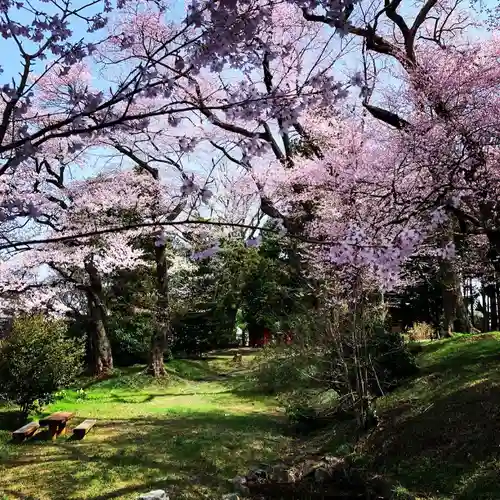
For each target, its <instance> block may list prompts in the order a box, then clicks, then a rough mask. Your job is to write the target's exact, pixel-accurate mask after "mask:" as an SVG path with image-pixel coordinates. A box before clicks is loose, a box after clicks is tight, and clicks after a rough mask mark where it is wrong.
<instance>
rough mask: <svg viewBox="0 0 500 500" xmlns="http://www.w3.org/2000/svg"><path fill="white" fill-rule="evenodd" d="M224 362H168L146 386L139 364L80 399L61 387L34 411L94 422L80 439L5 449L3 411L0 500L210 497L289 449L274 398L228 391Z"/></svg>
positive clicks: (232, 380) (7, 417) (7, 420)
mask: <svg viewBox="0 0 500 500" xmlns="http://www.w3.org/2000/svg"><path fill="white" fill-rule="evenodd" d="M230 360H231V357H230V356H217V357H216V358H215V359H212V360H210V361H195V360H175V361H173V362H171V363H169V364H168V370H169V371H170V377H169V380H170V381H169V382H168V383H151V379H148V378H147V377H145V376H143V375H142V374H141V373H140V371H141V368H140V367H137V368H131V369H128V370H124V371H122V372H121V373H117V374H116V376H115V377H113V378H110V379H108V380H105V381H101V382H97V383H92V382H91V381H82V387H85V393H84V394H83V395H82V394H81V393H78V392H77V391H65V392H64V393H63V394H62V395H61V398H60V399H58V401H57V402H55V403H54V404H52V405H51V406H50V407H48V408H46V412H45V413H44V414H48V413H51V412H53V411H58V410H65V411H74V412H75V413H76V415H77V417H76V418H75V419H74V423H73V424H72V425H76V424H77V423H78V422H80V421H81V420H83V419H85V418H97V419H98V424H97V426H96V427H95V428H94V429H93V430H92V431H91V432H90V433H89V434H88V435H87V437H86V438H85V439H84V440H83V441H72V440H71V439H68V438H67V437H60V438H58V439H57V441H56V442H55V443H51V442H47V441H45V440H43V439H37V438H36V436H35V438H34V439H32V440H29V441H27V442H26V443H23V444H21V445H13V444H10V437H11V431H12V430H13V428H14V427H15V425H14V423H13V422H12V417H13V416H14V413H13V412H12V410H9V409H6V408H4V409H3V412H2V414H1V415H0V498H2V497H1V494H3V495H4V499H7V498H9V499H15V498H25V499H26V498H31V499H51V500H57V499H63V498H64V499H94V500H97V499H110V498H123V499H127V498H137V496H138V494H140V493H142V492H147V491H149V490H151V489H158V488H161V489H163V488H165V489H168V490H169V492H171V493H172V497H173V498H175V499H186V500H187V499H201V498H210V499H214V498H219V497H220V495H221V494H222V493H224V492H227V491H230V485H229V484H228V480H230V479H231V478H232V477H234V476H235V475H236V474H237V473H238V472H244V471H246V470H247V469H248V467H249V466H251V465H255V464H259V463H261V462H264V463H266V462H269V461H272V460H275V459H277V458H278V457H279V456H280V455H283V454H286V453H288V451H289V444H290V438H289V437H286V436H285V435H284V434H285V431H286V423H285V422H284V419H283V416H282V415H280V414H279V413H278V412H277V408H276V407H277V402H276V400H275V399H274V398H266V397H258V396H256V395H250V394H247V393H245V392H240V391H238V384H237V383H236V382H237V380H238V376H237V375H238V374H237V373H236V375H234V373H233V374H232V375H233V376H230V377H227V376H226V377H224V376H221V374H222V375H224V374H225V373H226V372H227V371H228V370H232V371H235V367H234V366H231V361H230ZM243 368H244V367H243ZM242 371H243V370H242Z"/></svg>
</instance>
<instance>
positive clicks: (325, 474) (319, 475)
mask: <svg viewBox="0 0 500 500" xmlns="http://www.w3.org/2000/svg"><path fill="white" fill-rule="evenodd" d="M330 478H331V474H330V471H328V470H327V469H324V468H323V467H318V468H317V469H315V470H314V480H315V481H316V482H317V483H324V482H325V481H328V479H330Z"/></svg>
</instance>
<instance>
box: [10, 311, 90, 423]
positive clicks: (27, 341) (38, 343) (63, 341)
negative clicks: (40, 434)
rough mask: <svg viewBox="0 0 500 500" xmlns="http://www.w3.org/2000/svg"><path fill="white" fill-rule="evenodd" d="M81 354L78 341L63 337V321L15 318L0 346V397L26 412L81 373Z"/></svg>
mask: <svg viewBox="0 0 500 500" xmlns="http://www.w3.org/2000/svg"><path fill="white" fill-rule="evenodd" d="M83 355H84V349H83V347H82V346H81V345H79V342H78V341H77V340H72V339H68V338H67V336H66V325H65V324H64V322H62V321H55V320H49V319H47V318H44V317H43V316H41V315H34V316H23V317H19V318H17V319H15V320H14V324H13V327H12V331H11V332H10V334H9V336H8V337H7V338H6V339H5V340H4V341H3V342H2V344H1V346H0V391H1V394H2V397H3V398H4V399H6V400H7V401H10V402H12V403H15V404H16V405H18V406H19V407H20V409H21V411H22V413H23V414H24V416H27V415H28V413H29V412H31V411H33V410H35V409H38V408H39V407H42V406H43V405H46V404H48V403H50V402H51V401H53V400H54V397H55V393H56V392H57V391H58V390H60V389H61V388H63V387H65V386H67V385H68V384H70V383H71V382H72V381H73V380H74V379H75V377H76V376H77V375H78V374H79V373H81V370H82V358H83Z"/></svg>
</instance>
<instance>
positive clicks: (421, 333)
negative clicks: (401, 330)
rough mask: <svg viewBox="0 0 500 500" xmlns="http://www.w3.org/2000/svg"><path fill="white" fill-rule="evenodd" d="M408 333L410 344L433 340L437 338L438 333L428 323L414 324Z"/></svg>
mask: <svg viewBox="0 0 500 500" xmlns="http://www.w3.org/2000/svg"><path fill="white" fill-rule="evenodd" d="M406 333H407V335H408V340H410V342H415V341H417V340H432V339H435V338H436V331H435V330H434V328H433V327H432V326H431V325H429V324H428V323H414V324H413V326H412V327H411V328H410V329H408V331H407V332H406Z"/></svg>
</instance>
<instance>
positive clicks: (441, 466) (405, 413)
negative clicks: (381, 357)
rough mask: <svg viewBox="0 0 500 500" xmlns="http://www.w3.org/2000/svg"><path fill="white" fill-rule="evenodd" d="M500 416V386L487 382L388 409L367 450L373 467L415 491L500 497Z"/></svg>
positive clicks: (367, 442) (364, 449)
mask: <svg viewBox="0 0 500 500" xmlns="http://www.w3.org/2000/svg"><path fill="white" fill-rule="evenodd" d="M499 421H500V387H499V386H498V385H496V384H493V383H492V382H491V381H484V382H481V383H477V384H475V385H473V386H471V387H466V388H463V389H460V390H457V391H456V392H453V393H451V394H450V395H448V396H446V397H442V398H438V399H435V400H434V401H433V402H432V404H430V405H428V407H426V408H423V409H417V408H415V407H412V406H411V405H409V404H406V405H402V406H396V407H394V408H392V409H390V410H386V411H385V412H383V413H382V414H381V424H380V428H379V429H378V430H376V431H375V432H374V433H372V434H371V435H370V436H369V437H368V438H367V439H366V441H365V443H364V445H363V451H364V452H365V453H366V456H370V457H371V458H370V459H368V461H369V462H370V464H371V466H372V467H374V468H375V469H376V470H378V471H379V472H381V473H387V474H390V475H393V476H395V477H397V479H398V480H399V481H400V482H401V484H402V485H403V486H405V487H406V488H408V489H409V490H412V491H414V492H418V493H420V494H424V495H435V494H436V492H439V493H440V494H441V495H448V496H451V497H452V498H455V499H463V500H465V499H467V500H472V499H487V498H488V499H493V498H500V475H499V474H498V465H499V463H500V432H498V422H499ZM494 471H495V472H494ZM493 472H494V473H493ZM481 478H482V479H481ZM485 478H488V480H487V481H486V479H485ZM491 492H493V494H492V493H491Z"/></svg>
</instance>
